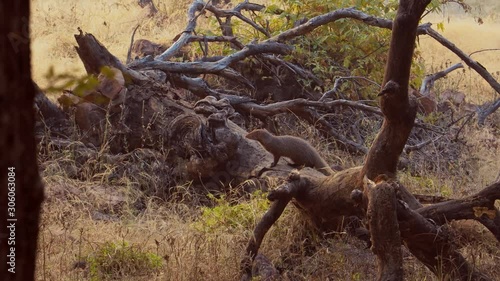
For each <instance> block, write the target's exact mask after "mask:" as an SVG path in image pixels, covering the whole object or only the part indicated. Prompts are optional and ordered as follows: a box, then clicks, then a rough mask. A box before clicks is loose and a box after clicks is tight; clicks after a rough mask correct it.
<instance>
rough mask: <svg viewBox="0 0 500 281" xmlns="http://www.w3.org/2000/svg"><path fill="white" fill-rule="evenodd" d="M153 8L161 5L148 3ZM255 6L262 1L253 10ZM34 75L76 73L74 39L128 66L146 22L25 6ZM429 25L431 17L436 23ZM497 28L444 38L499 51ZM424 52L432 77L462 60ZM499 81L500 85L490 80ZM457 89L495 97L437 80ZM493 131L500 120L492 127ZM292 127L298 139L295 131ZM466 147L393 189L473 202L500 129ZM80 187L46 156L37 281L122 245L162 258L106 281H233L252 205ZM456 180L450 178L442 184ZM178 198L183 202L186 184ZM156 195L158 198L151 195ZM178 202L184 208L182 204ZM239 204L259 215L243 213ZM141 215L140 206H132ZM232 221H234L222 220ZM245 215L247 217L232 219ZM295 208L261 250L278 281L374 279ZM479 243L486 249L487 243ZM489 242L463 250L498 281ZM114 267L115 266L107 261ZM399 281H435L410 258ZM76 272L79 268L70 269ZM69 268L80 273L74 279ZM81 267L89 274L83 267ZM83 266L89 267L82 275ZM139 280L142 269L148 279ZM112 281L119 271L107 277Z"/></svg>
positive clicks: (313, 137)
mask: <svg viewBox="0 0 500 281" xmlns="http://www.w3.org/2000/svg"><path fill="white" fill-rule="evenodd" d="M155 2H157V1H155ZM189 2H191V1H189V0H181V1H172V0H168V1H166V2H165V3H164V4H162V5H159V7H158V8H159V9H160V11H161V12H162V13H164V14H167V15H168V16H167V17H158V18H155V19H151V20H149V19H147V20H146V22H144V24H143V25H142V27H141V29H140V30H139V35H136V38H147V39H150V40H152V41H157V42H168V41H169V40H170V39H171V38H173V37H174V36H175V35H176V34H178V33H179V32H180V31H182V29H183V27H184V23H185V13H184V10H185V8H186V7H187V5H188V3H189ZM261 2H262V1H261ZM32 19H33V20H32V26H31V28H32V32H33V45H32V51H33V57H32V59H33V75H34V80H35V81H36V82H37V83H38V84H39V85H41V86H42V87H45V86H47V83H48V82H47V81H46V80H45V79H44V74H45V73H46V72H47V71H48V69H49V67H54V68H55V70H56V72H58V73H64V72H72V73H74V74H83V73H84V69H83V66H82V64H81V62H80V61H79V59H78V56H77V54H76V51H75V50H74V48H73V46H74V45H75V42H74V38H73V34H74V33H76V32H77V31H76V28H77V27H81V28H82V29H83V30H84V31H86V32H90V33H93V34H94V35H95V36H96V37H97V38H98V39H99V40H100V41H101V42H102V43H103V44H104V45H105V46H106V47H108V48H109V50H110V51H111V52H112V53H113V54H115V55H116V56H117V57H118V58H120V59H121V60H124V58H125V55H126V51H127V48H128V44H129V40H130V34H131V32H132V29H133V28H134V27H135V25H136V24H137V23H138V22H141V21H144V20H145V17H144V14H143V11H142V10H141V9H140V8H139V7H138V6H137V5H136V1H135V0H126V1H83V2H82V1H76V0H71V1H62V0H51V1H41V0H33V1H32ZM435 20H436V19H435V18H434V20H433V21H435ZM499 27H500V25H499V24H498V23H489V22H486V23H485V24H484V25H482V26H478V25H476V24H475V23H473V21H471V20H470V19H460V20H455V19H453V21H452V22H451V23H450V24H446V30H445V32H444V35H445V36H446V37H447V38H449V39H450V40H452V41H453V42H455V43H456V44H457V46H459V47H460V48H462V49H463V50H464V51H466V52H472V51H475V50H478V49H482V48H500V39H499V38H500V36H498V35H499V30H500V28H499ZM420 47H421V48H422V50H423V52H422V53H423V56H424V58H425V59H426V62H427V67H428V69H429V70H430V72H433V71H438V70H441V69H442V68H443V67H444V64H446V63H447V62H450V63H456V62H458V60H457V59H456V58H455V56H454V55H453V54H451V53H449V52H448V51H447V50H445V49H444V48H442V47H440V46H439V45H437V44H436V43H435V42H432V40H431V39H428V38H425V37H423V36H422V37H421V38H420ZM474 58H475V59H477V60H478V61H480V62H481V63H482V64H483V65H484V66H485V67H486V68H487V69H488V70H489V71H490V72H495V71H500V56H499V55H498V52H485V53H481V54H478V55H476V56H474ZM497 77H498V76H497ZM446 88H454V89H460V90H462V91H464V92H465V93H466V94H467V96H468V99H469V101H477V102H482V101H485V100H488V99H491V97H492V96H494V94H493V93H492V91H491V89H489V88H488V87H487V86H485V85H484V83H483V82H482V80H480V79H478V77H477V76H476V75H475V74H473V73H472V72H471V71H469V70H468V69H466V71H465V73H462V72H461V71H457V72H456V73H454V74H453V75H450V77H449V78H447V79H444V80H443V81H440V82H439V84H438V85H437V88H436V89H437V90H440V89H446ZM495 122H496V123H497V124H498V123H500V117H499V115H498V113H496V114H495V115H494V116H492V117H491V119H490V121H489V124H494V123H495ZM297 128H300V129H297ZM293 131H295V133H294V134H295V135H300V136H302V137H304V138H307V139H308V140H310V141H311V142H312V143H313V144H314V146H316V147H317V148H318V149H319V150H320V151H321V152H322V154H323V155H325V158H326V159H327V160H328V162H329V163H332V164H334V163H335V164H339V165H341V166H343V167H351V166H355V165H359V164H361V163H362V160H363V159H362V158H361V157H353V156H350V155H348V154H347V153H345V152H342V151H340V150H334V149H332V144H331V143H329V142H327V141H325V140H324V139H321V138H320V137H319V136H318V135H317V133H316V132H315V131H314V130H312V129H311V128H310V127H309V126H307V125H305V124H303V123H299V124H298V125H297V127H296V128H285V129H284V132H287V133H291V132H292V133H293ZM464 136H465V137H464V139H465V141H466V142H467V145H466V146H463V151H462V154H461V156H460V158H459V159H458V160H457V161H456V163H455V164H456V165H455V166H453V167H448V166H447V165H449V163H448V162H447V160H446V159H437V160H436V161H435V162H437V165H441V166H442V167H443V169H440V170H447V171H450V173H449V174H447V173H434V172H429V171H428V170H427V169H425V167H424V166H422V167H417V168H419V170H418V172H419V176H418V177H417V176H415V175H412V174H410V173H402V174H401V180H402V181H403V183H404V184H406V185H407V186H409V187H410V188H411V189H412V190H415V191H418V192H421V193H426V194H435V195H446V196H453V197H461V196H464V195H467V194H470V193H473V192H476V191H477V190H479V189H480V188H482V187H484V186H485V185H486V184H488V183H491V182H492V181H494V180H495V179H497V177H498V176H499V173H500V171H499V169H500V141H499V137H498V136H499V132H498V127H497V128H496V129H495V128H494V127H491V126H486V127H484V128H476V127H475V126H474V125H468V126H466V128H465V131H464ZM94 164H95V165H94V166H89V167H88V168H87V171H85V173H84V175H83V177H82V176H80V178H79V179H77V178H78V176H77V172H76V170H77V167H76V165H75V163H74V157H73V156H72V152H70V151H68V152H63V153H52V154H50V155H49V156H48V157H46V158H44V161H43V163H41V166H42V167H43V178H44V180H45V185H46V201H45V204H44V206H43V216H42V224H41V233H40V248H39V255H38V256H39V259H38V268H37V279H38V280H62V281H64V280H101V279H111V278H113V275H112V274H111V275H110V276H108V277H105V276H104V277H103V276H101V277H99V278H96V277H92V275H91V272H90V270H89V263H88V259H89V257H92V256H93V255H96V254H98V253H100V252H102V249H103V247H104V246H105V245H106V243H109V242H111V243H115V244H122V243H123V242H126V243H127V244H128V245H131V247H134V249H137V250H138V251H139V252H140V253H145V254H151V255H155V256H159V257H161V259H162V262H161V267H160V268H159V269H158V270H152V271H150V272H149V273H148V274H146V275H141V274H137V273H133V274H129V275H125V276H119V277H116V276H115V277H114V278H115V279H119V280H186V281H188V280H214V281H215V280H217V281H219V280H236V279H238V274H239V272H238V269H239V261H240V260H241V257H242V254H243V252H244V248H245V245H246V242H247V241H248V238H249V237H250V234H251V231H252V229H253V226H254V224H255V223H256V222H257V221H258V219H260V217H261V216H262V214H263V212H264V208H262V206H261V205H259V204H260V203H262V198H260V197H258V196H257V197H256V198H254V199H251V200H250V201H249V202H250V203H248V201H245V202H227V201H217V202H218V203H219V205H221V206H223V208H222V209H217V208H214V209H205V210H206V212H207V213H208V214H211V215H213V216H215V218H216V219H217V217H218V216H222V218H226V217H231V218H233V216H234V217H235V218H236V219H235V220H222V219H220V218H219V219H220V221H217V220H216V223H217V226H218V227H215V228H214V227H211V226H213V221H212V222H209V221H207V215H206V214H205V215H203V214H202V211H201V210H200V208H199V207H193V206H192V205H191V204H188V202H167V201H164V200H162V199H159V198H156V197H153V196H145V194H144V192H142V191H139V190H138V189H137V188H136V187H137V183H136V182H134V180H133V179H131V178H126V177H125V178H121V179H119V180H118V181H115V182H110V181H108V180H106V178H107V177H106V176H107V175H108V174H110V173H112V171H113V167H108V166H106V165H105V164H102V165H99V163H94ZM450 175H452V176H450ZM181 184H183V186H179V187H177V189H178V190H185V192H189V190H190V189H189V183H185V184H184V183H181ZM155 188H157V187H155ZM177 198H184V196H182V194H181V195H180V196H178V197H177ZM243 204H253V205H252V206H260V207H255V208H254V209H252V212H248V211H247V210H248V209H244V208H243V210H244V211H242V209H239V208H240V206H242V205H243ZM138 206H139V207H138ZM230 214H232V215H230ZM240 215H242V216H243V217H239V216H240ZM303 224H304V222H303V219H302V218H301V216H300V215H299V214H298V212H297V211H296V210H295V208H294V207H289V208H287V210H286V211H285V214H284V216H283V217H282V218H281V219H280V220H279V221H278V223H277V225H276V226H274V227H273V228H271V230H270V232H269V233H268V234H267V236H266V239H265V240H264V244H263V246H262V249H261V251H262V253H264V254H265V255H267V256H268V257H269V258H270V259H271V260H272V262H273V263H274V264H275V265H276V266H277V267H278V268H280V269H281V270H282V271H283V276H286V278H285V279H286V280H370V279H372V278H373V276H374V274H375V259H374V257H373V255H372V254H371V252H370V250H368V249H365V246H364V245H363V244H362V243H360V241H357V240H353V238H349V237H346V236H344V235H343V234H339V237H338V239H329V240H327V241H325V240H321V239H319V238H318V237H316V236H315V235H314V234H312V233H309V232H307V231H306V230H305V229H306V228H305V227H304V225H303ZM485 239H486V238H485ZM495 245H496V244H495V243H491V242H489V241H488V240H481V241H479V242H477V241H476V242H474V243H473V242H468V244H466V246H465V247H464V249H463V251H464V253H465V254H466V255H467V257H468V258H469V260H470V261H472V262H473V263H474V264H475V265H477V266H478V267H479V268H480V269H483V270H485V271H486V272H488V273H490V274H491V276H499V275H498V274H499V272H498V269H497V268H496V267H495V265H496V264H497V263H498V259H499V258H500V253H499V251H498V245H496V246H495ZM110 259H113V256H111V255H110ZM405 260H406V262H405V270H406V271H407V272H411V274H409V276H407V280H410V281H411V280H415V281H417V280H436V278H435V277H433V275H432V274H431V273H430V272H429V271H428V270H427V269H426V268H424V267H423V266H422V265H421V264H419V263H418V261H415V259H414V258H412V257H411V256H410V255H407V256H406V258H405ZM78 262H81V263H80V264H77V263H78ZM75 264H76V265H78V266H77V268H75ZM84 265H86V267H85V266H84ZM80 267H85V268H80ZM144 272H146V270H144ZM115 273H116V272H115Z"/></svg>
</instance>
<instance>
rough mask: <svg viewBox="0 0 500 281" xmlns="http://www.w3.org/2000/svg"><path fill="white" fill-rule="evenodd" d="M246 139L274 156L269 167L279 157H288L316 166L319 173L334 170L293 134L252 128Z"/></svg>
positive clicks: (274, 163)
mask: <svg viewBox="0 0 500 281" xmlns="http://www.w3.org/2000/svg"><path fill="white" fill-rule="evenodd" d="M246 137H247V138H248V139H251V140H256V141H258V142H260V143H261V144H262V146H263V147H264V148H265V149H266V150H267V151H269V152H271V153H272V154H273V156H274V162H273V164H272V165H271V167H274V166H276V164H277V163H278V161H279V160H280V158H281V157H282V156H283V157H288V158H290V159H291V160H292V161H293V162H294V164H296V165H304V166H306V167H311V168H316V169H317V170H319V171H320V172H321V173H323V174H325V175H327V176H330V175H333V174H334V172H333V170H332V169H331V168H330V166H328V164H327V163H326V161H325V160H324V159H323V158H321V156H320V155H319V153H318V152H317V151H316V149H314V147H313V146H312V145H311V144H310V143H309V142H307V141H305V140H303V139H301V138H298V137H294V136H274V135H273V134H271V133H269V132H268V131H267V130H265V129H257V130H253V131H251V132H250V133H248V134H247V135H246Z"/></svg>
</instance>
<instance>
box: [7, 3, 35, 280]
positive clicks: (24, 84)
mask: <svg viewBox="0 0 500 281" xmlns="http://www.w3.org/2000/svg"><path fill="white" fill-rule="evenodd" d="M2 6H3V7H4V8H2V9H0V19H1V25H2V28H1V29H0V38H2V40H0V61H1V62H2V64H0V151H1V153H2V157H0V185H1V186H0V206H1V208H2V210H1V211H0V221H1V223H0V224H1V225H2V227H1V228H0V279H1V280H19V281H21V280H23V281H25V280H34V276H35V265H36V249H37V241H38V223H39V217H40V206H41V203H42V201H43V186H42V183H41V181H40V177H39V174H38V166H37V153H36V145H35V138H34V122H35V118H34V111H33V101H34V97H35V88H34V85H33V82H32V81H31V67H30V58H31V57H30V34H29V15H30V1H13V0H7V2H2ZM6 7H9V9H5V8H6ZM6 39H8V40H6Z"/></svg>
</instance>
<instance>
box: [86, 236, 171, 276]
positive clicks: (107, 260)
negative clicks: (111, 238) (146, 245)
mask: <svg viewBox="0 0 500 281" xmlns="http://www.w3.org/2000/svg"><path fill="white" fill-rule="evenodd" d="M87 262H88V264H89V268H90V278H91V280H92V281H97V280H110V279H119V278H120V277H123V276H144V275H151V274H155V273H158V272H159V270H160V269H161V268H162V266H163V262H162V258H161V257H160V256H158V255H156V254H153V253H149V252H143V251H142V250H141V249H139V248H137V247H133V246H130V245H129V244H128V243H126V242H122V243H119V244H116V243H114V242H106V243H104V244H103V245H102V246H101V247H100V248H99V249H98V250H97V251H96V252H95V253H93V254H91V255H89V256H88V257H87Z"/></svg>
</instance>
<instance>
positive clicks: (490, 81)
mask: <svg viewBox="0 0 500 281" xmlns="http://www.w3.org/2000/svg"><path fill="white" fill-rule="evenodd" d="M425 32H426V33H427V34H428V35H429V36H430V37H432V38H434V39H435V40H436V41H438V42H439V43H441V44H442V45H443V46H445V47H446V48H448V49H449V50H450V51H452V52H453V53H455V54H456V55H457V56H458V57H459V58H460V59H462V60H463V61H464V62H465V64H467V65H468V66H469V67H470V68H472V69H474V70H475V71H476V72H477V73H478V74H479V75H481V77H483V78H484V80H486V82H488V84H490V86H491V87H492V88H493V89H494V90H495V91H496V92H497V93H498V94H500V84H499V83H498V82H497V81H496V80H495V78H493V76H491V74H490V73H489V72H488V70H486V68H484V67H483V66H481V65H480V64H479V63H478V62H476V61H475V60H473V59H471V58H470V57H469V56H468V55H467V54H466V53H464V52H463V51H462V50H460V49H459V48H457V46H455V44H453V43H451V42H450V41H448V40H447V39H446V38H444V37H443V36H441V34H439V33H438V32H436V31H435V30H434V29H432V28H431V27H430V26H427V27H426V28H425Z"/></svg>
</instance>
